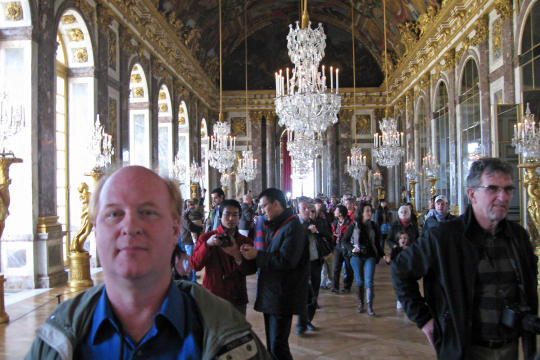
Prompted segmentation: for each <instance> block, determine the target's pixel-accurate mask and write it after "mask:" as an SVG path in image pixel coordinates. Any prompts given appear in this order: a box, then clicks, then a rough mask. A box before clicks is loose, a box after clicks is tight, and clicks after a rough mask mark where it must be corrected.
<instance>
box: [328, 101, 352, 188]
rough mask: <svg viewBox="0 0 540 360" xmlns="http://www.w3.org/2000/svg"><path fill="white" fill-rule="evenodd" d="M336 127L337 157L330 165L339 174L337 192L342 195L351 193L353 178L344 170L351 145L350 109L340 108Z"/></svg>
mask: <svg viewBox="0 0 540 360" xmlns="http://www.w3.org/2000/svg"><path fill="white" fill-rule="evenodd" d="M334 126H337V127H338V134H339V135H338V151H337V155H338V159H337V162H336V163H335V164H333V165H332V166H334V167H336V168H337V169H338V174H339V180H338V181H339V190H338V194H340V195H343V194H345V193H353V187H354V183H353V178H351V177H350V176H349V175H347V173H346V172H345V171H346V167H345V164H346V159H347V156H349V155H350V153H351V146H352V143H353V141H352V131H353V127H352V111H351V110H341V111H340V112H339V122H338V124H337V125H334Z"/></svg>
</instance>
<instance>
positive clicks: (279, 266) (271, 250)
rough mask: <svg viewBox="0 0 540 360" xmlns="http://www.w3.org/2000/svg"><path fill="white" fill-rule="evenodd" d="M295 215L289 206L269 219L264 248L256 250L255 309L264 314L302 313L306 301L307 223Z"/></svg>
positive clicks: (307, 273) (307, 270)
mask: <svg viewBox="0 0 540 360" xmlns="http://www.w3.org/2000/svg"><path fill="white" fill-rule="evenodd" d="M292 215H293V213H292V210H291V209H290V208H288V209H285V211H283V213H281V215H279V216H278V217H277V218H276V219H275V220H273V221H268V222H266V225H267V227H266V232H265V250H264V251H263V250H261V251H259V252H258V253H257V258H256V262H257V267H258V268H259V280H258V281H257V299H256V300H255V310H256V311H260V312H262V313H265V314H277V315H291V314H300V313H301V312H302V311H305V307H306V304H307V294H308V278H309V248H308V239H307V234H306V232H305V230H304V227H303V226H302V224H300V221H298V219H297V218H296V216H293V217H292V218H290V217H291V216H292ZM289 218H290V219H289ZM287 220H288V221H287ZM285 222H286V223H285ZM284 223H285V224H284ZM274 235H275V236H274Z"/></svg>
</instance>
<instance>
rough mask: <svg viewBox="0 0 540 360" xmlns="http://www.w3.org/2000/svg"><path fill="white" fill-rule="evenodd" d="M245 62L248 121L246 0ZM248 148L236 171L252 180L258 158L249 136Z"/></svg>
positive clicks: (242, 178)
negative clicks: (250, 143) (251, 148)
mask: <svg viewBox="0 0 540 360" xmlns="http://www.w3.org/2000/svg"><path fill="white" fill-rule="evenodd" d="M244 7H245V9H244V10H245V11H244V49H245V51H244V64H245V80H246V84H245V85H246V96H245V98H246V123H247V121H248V68H247V49H248V47H247V1H245V2H244ZM246 149H247V150H244V151H242V159H238V167H237V170H236V173H237V174H238V177H239V178H240V180H245V181H247V182H250V181H251V180H253V179H255V177H256V176H257V159H255V158H253V151H251V150H249V137H248V138H247V145H246Z"/></svg>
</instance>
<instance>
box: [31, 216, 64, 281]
mask: <svg viewBox="0 0 540 360" xmlns="http://www.w3.org/2000/svg"><path fill="white" fill-rule="evenodd" d="M64 235H65V234H64V232H63V231H62V225H61V224H59V223H58V217H57V216H47V217H39V218H38V231H37V240H36V242H35V253H34V254H35V255H34V256H35V261H34V264H35V269H34V273H35V276H36V280H35V284H36V287H38V288H41V287H56V286H60V285H65V284H66V282H67V272H66V271H65V269H64V259H63V256H62V254H63V245H62V239H63V237H64Z"/></svg>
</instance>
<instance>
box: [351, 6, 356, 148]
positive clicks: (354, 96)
mask: <svg viewBox="0 0 540 360" xmlns="http://www.w3.org/2000/svg"><path fill="white" fill-rule="evenodd" d="M351 35H352V36H351V38H352V60H353V62H352V72H353V121H354V120H355V117H354V111H355V110H356V54H355V51H354V37H355V34H354V6H353V0H351ZM354 129H355V130H354V145H356V144H357V140H356V133H357V131H356V123H355V127H354Z"/></svg>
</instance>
